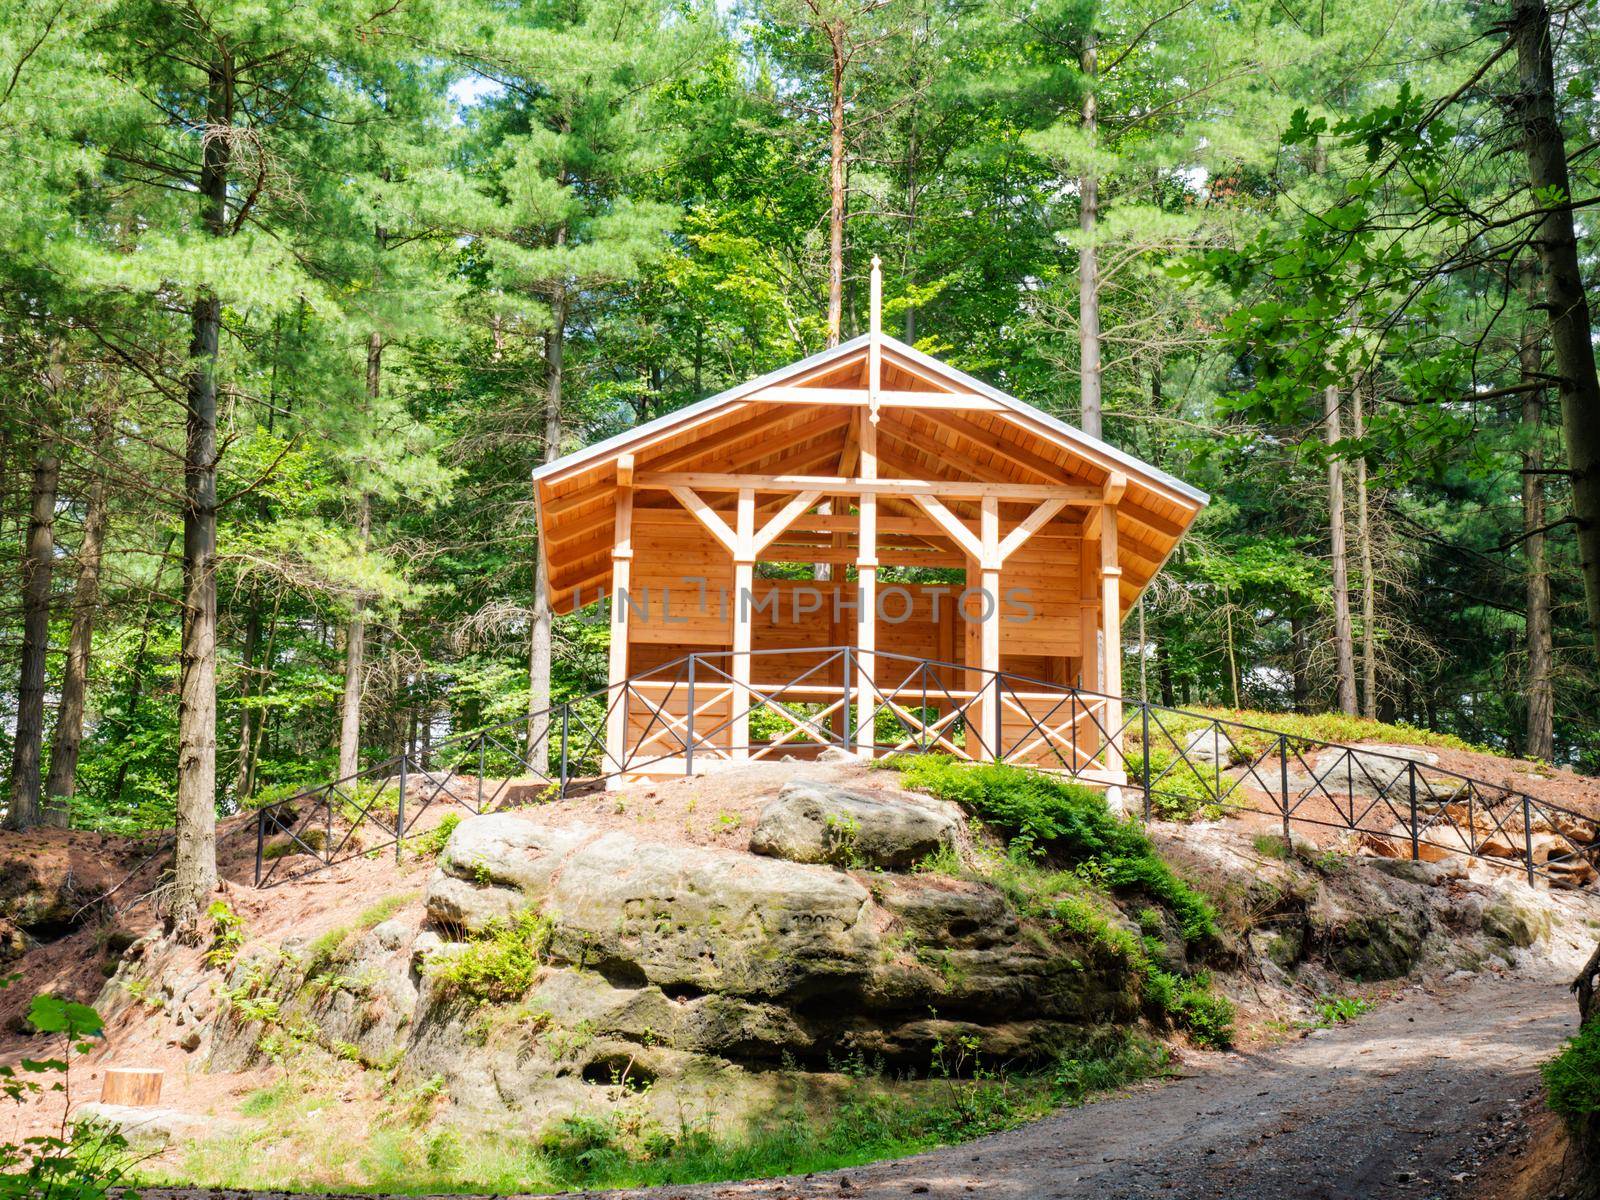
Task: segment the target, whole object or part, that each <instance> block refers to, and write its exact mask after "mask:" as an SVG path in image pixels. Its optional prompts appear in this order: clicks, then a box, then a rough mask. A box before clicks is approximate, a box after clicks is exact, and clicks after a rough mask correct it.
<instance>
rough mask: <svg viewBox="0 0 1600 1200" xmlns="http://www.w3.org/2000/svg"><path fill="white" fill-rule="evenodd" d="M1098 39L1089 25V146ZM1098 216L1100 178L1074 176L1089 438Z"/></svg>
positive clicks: (1083, 406) (1096, 362)
mask: <svg viewBox="0 0 1600 1200" xmlns="http://www.w3.org/2000/svg"><path fill="white" fill-rule="evenodd" d="M1098 53H1099V42H1098V40H1097V38H1096V36H1095V32H1094V30H1093V29H1092V28H1091V29H1090V30H1089V32H1088V34H1087V35H1086V36H1085V38H1084V43H1083V74H1084V77H1085V78H1086V79H1088V81H1089V88H1088V91H1087V92H1086V93H1085V95H1084V98H1083V130H1084V133H1085V134H1086V135H1087V136H1088V138H1089V142H1090V144H1091V145H1093V144H1094V140H1095V132H1096V130H1097V128H1098V110H1097V108H1096V102H1095V93H1094V78H1095V71H1096V69H1097V57H1098ZM1099 219H1100V181H1099V179H1098V178H1096V177H1095V175H1094V174H1093V173H1092V172H1089V173H1085V174H1083V175H1080V176H1079V177H1078V230H1079V232H1080V233H1081V234H1082V235H1083V245H1082V246H1081V247H1080V248H1079V250H1078V394H1079V397H1080V399H1079V418H1078V425H1079V428H1081V429H1082V430H1083V432H1085V433H1087V434H1088V435H1089V436H1090V437H1096V438H1097V437H1099V436H1100V431H1101V422H1100V259H1099V252H1098V251H1097V249H1096V248H1095V232H1096V226H1097V224H1098V223H1099Z"/></svg>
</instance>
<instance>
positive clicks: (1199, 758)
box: [1156, 725, 1235, 767]
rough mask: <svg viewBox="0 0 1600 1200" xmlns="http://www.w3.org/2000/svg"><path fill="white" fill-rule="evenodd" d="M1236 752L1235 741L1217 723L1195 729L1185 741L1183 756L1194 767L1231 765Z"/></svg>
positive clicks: (1158, 745) (1157, 744) (1158, 743)
mask: <svg viewBox="0 0 1600 1200" xmlns="http://www.w3.org/2000/svg"><path fill="white" fill-rule="evenodd" d="M1156 746H1157V748H1158V749H1159V748H1160V742H1159V741H1158V742H1157V743H1156ZM1234 753H1235V746H1234V744H1233V742H1232V741H1231V740H1230V739H1229V737H1228V735H1227V733H1225V732H1224V731H1223V730H1222V729H1221V728H1220V727H1219V726H1216V725H1207V726H1206V727H1205V728H1203V729H1196V730H1194V731H1193V732H1192V733H1190V734H1189V736H1188V737H1187V738H1185V739H1184V742H1183V756H1184V758H1186V759H1187V760H1188V762H1189V764H1190V765H1191V766H1194V767H1231V766H1232V765H1233V756H1234Z"/></svg>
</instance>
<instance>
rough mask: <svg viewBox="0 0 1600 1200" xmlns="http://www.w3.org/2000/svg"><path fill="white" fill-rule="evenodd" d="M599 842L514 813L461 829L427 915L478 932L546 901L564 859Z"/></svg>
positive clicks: (433, 884)
mask: <svg viewBox="0 0 1600 1200" xmlns="http://www.w3.org/2000/svg"><path fill="white" fill-rule="evenodd" d="M593 836H595V835H594V832H593V831H592V830H589V829H587V828H584V827H582V826H574V827H571V828H564V829H563V828H555V827H552V826H548V825H541V824H539V823H537V822H534V821H526V820H523V819H522V818H520V817H517V816H514V815H512V814H509V813H497V814H493V815H490V816H484V817H474V818H472V819H471V820H469V821H463V822H462V823H461V824H460V825H458V826H456V829H455V831H454V832H453V833H452V834H451V835H450V840H449V841H448V842H446V843H445V847H444V850H443V851H441V852H440V854H439V863H438V867H437V869H436V870H435V871H434V873H433V878H432V879H431V880H429V882H428V915H429V916H430V917H432V918H433V920H434V921H435V922H437V923H438V924H440V925H442V926H444V927H446V928H454V929H462V930H467V931H469V932H474V933H476V932H478V931H480V930H482V929H484V928H485V927H486V926H488V925H489V924H490V923H491V922H494V921H506V920H509V919H510V918H511V917H512V916H514V915H515V914H516V913H518V912H520V911H521V910H522V909H524V908H526V907H528V906H529V905H536V904H538V903H539V902H540V901H542V900H543V899H544V896H545V893H546V891H547V889H548V888H549V884H550V879H551V876H552V875H553V874H554V873H555V871H556V869H557V867H559V866H560V864H561V862H562V860H563V859H564V857H565V856H566V855H568V854H570V853H571V852H572V851H573V850H574V849H576V848H577V847H578V846H579V845H581V844H582V843H583V842H584V841H585V839H587V838H591V837H593Z"/></svg>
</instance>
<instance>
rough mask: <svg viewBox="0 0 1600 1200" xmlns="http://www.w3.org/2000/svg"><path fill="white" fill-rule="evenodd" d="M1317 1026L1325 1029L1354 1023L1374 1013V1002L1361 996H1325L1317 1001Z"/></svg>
mask: <svg viewBox="0 0 1600 1200" xmlns="http://www.w3.org/2000/svg"><path fill="white" fill-rule="evenodd" d="M1316 1010H1317V1024H1318V1025H1320V1026H1323V1027H1327V1026H1329V1025H1342V1024H1343V1023H1345V1022H1346V1021H1354V1020H1355V1019H1356V1018H1357V1017H1359V1016H1360V1015H1361V1014H1362V1013H1368V1012H1371V1011H1372V1002H1371V1001H1370V1000H1363V999H1361V998H1360V997H1359V996H1324V997H1322V999H1320V1000H1318V1001H1317V1004H1316Z"/></svg>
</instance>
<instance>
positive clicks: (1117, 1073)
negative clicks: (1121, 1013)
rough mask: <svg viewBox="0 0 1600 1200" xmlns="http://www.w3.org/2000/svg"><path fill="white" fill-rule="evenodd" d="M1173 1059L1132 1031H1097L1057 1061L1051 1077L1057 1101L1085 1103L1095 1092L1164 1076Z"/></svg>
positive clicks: (1112, 1028)
mask: <svg viewBox="0 0 1600 1200" xmlns="http://www.w3.org/2000/svg"><path fill="white" fill-rule="evenodd" d="M1171 1058H1172V1056H1171V1054H1169V1053H1168V1051H1167V1048H1166V1047H1165V1046H1162V1045H1160V1044H1159V1043H1157V1042H1152V1041H1150V1040H1149V1039H1147V1038H1142V1037H1140V1036H1139V1035H1138V1034H1136V1033H1132V1032H1131V1031H1129V1030H1126V1029H1121V1028H1118V1027H1116V1026H1108V1027H1106V1028H1104V1029H1099V1030H1096V1031H1095V1032H1094V1033H1092V1034H1091V1035H1090V1036H1089V1037H1088V1038H1087V1039H1085V1041H1084V1042H1083V1044H1082V1045H1079V1046H1076V1047H1074V1048H1073V1049H1071V1050H1069V1051H1066V1052H1064V1053H1062V1055H1061V1056H1060V1057H1059V1058H1057V1059H1056V1063H1055V1067H1054V1069H1053V1070H1052V1071H1051V1076H1050V1080H1051V1087H1052V1091H1053V1094H1054V1098H1055V1100H1056V1102H1057V1103H1058V1104H1066V1105H1078V1104H1082V1103H1083V1102H1084V1101H1085V1100H1087V1099H1088V1098H1089V1097H1090V1096H1092V1095H1094V1093H1096V1092H1106V1091H1110V1090H1111V1089H1113V1088H1119V1087H1126V1086H1127V1085H1128V1084H1130V1083H1137V1082H1138V1081H1139V1080H1141V1079H1149V1078H1151V1077H1152V1076H1155V1075H1159V1074H1161V1073H1162V1072H1163V1071H1165V1070H1166V1068H1167V1064H1168V1062H1169V1061H1171Z"/></svg>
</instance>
